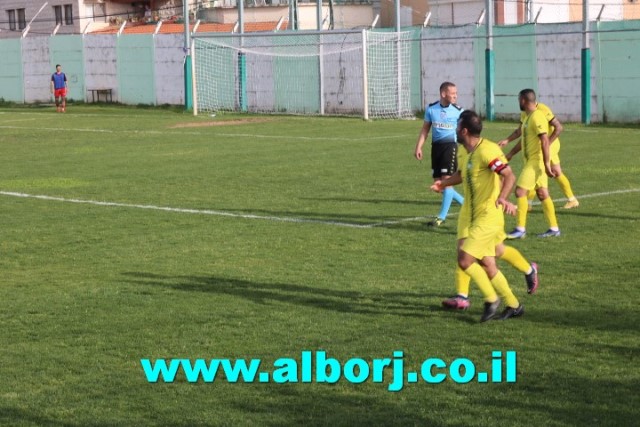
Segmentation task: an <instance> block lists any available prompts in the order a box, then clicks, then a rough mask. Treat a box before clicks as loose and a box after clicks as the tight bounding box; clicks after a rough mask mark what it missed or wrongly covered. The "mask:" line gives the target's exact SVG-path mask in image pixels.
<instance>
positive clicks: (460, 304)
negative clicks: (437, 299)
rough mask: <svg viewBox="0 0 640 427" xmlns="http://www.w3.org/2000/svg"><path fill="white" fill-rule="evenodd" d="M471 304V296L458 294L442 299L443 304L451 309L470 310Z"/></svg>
mask: <svg viewBox="0 0 640 427" xmlns="http://www.w3.org/2000/svg"><path fill="white" fill-rule="evenodd" d="M470 305H471V303H470V302H469V298H466V297H463V296H462V295H456V296H454V297H451V298H447V299H446V300H444V301H442V306H443V307H444V308H448V309H451V310H468V309H469V306H470Z"/></svg>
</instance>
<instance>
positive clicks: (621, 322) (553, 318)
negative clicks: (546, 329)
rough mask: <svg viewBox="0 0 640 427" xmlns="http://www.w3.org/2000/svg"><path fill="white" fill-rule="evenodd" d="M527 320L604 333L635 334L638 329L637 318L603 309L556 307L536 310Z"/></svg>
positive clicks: (613, 310)
mask: <svg viewBox="0 0 640 427" xmlns="http://www.w3.org/2000/svg"><path fill="white" fill-rule="evenodd" d="M527 320H528V321H531V322H536V323H544V324H552V325H555V326H561V327H563V328H570V329H575V328H579V329H587V330H600V331H606V332H612V331H631V332H635V333H637V332H638V329H639V328H638V317H637V316H633V315H628V314H625V313H621V312H620V311H617V310H615V309H607V308H604V307H591V308H588V309H587V308H585V309H568V308H567V307H566V306H557V307H556V309H555V310H540V309H537V310H536V313H535V315H531V316H527Z"/></svg>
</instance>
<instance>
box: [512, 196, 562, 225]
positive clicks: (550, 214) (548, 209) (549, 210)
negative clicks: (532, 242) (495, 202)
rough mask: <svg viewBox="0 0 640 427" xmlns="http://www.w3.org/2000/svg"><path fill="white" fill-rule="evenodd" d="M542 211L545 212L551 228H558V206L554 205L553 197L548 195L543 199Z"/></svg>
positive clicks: (545, 217)
mask: <svg viewBox="0 0 640 427" xmlns="http://www.w3.org/2000/svg"><path fill="white" fill-rule="evenodd" d="M518 208H519V207H518ZM542 213H544V219H546V220H547V224H549V228H555V229H557V228H558V218H556V208H555V207H554V206H553V200H551V197H547V198H546V199H544V200H543V201H542Z"/></svg>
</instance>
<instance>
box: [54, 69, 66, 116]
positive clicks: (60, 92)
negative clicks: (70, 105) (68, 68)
mask: <svg viewBox="0 0 640 427" xmlns="http://www.w3.org/2000/svg"><path fill="white" fill-rule="evenodd" d="M51 93H52V94H53V97H54V99H55V100H56V111H57V112H58V113H64V112H65V111H66V108H67V76H66V74H65V73H63V72H62V66H60V64H58V65H56V72H55V73H53V74H52V75H51Z"/></svg>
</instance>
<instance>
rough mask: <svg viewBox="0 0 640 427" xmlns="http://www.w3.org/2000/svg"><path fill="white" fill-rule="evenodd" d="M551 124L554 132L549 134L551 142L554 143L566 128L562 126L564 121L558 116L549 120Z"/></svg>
mask: <svg viewBox="0 0 640 427" xmlns="http://www.w3.org/2000/svg"><path fill="white" fill-rule="evenodd" d="M549 125H551V126H553V132H552V133H551V135H549V144H553V141H555V140H556V139H558V137H559V136H560V134H561V133H562V131H563V130H564V128H563V127H562V123H560V120H558V118H557V117H554V118H553V119H551V121H550V122H549Z"/></svg>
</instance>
